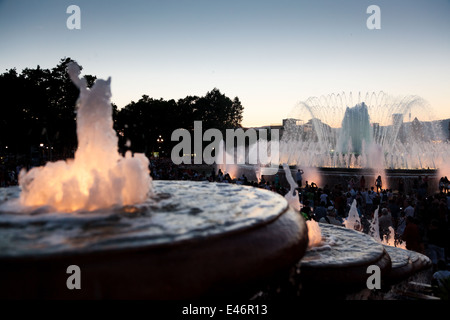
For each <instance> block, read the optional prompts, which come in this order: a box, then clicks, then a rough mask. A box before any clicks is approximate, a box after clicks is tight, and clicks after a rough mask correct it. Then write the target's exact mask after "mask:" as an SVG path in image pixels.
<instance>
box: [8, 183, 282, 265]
mask: <svg viewBox="0 0 450 320" xmlns="http://www.w3.org/2000/svg"><path fill="white" fill-rule="evenodd" d="M153 185H154V190H155V194H154V196H152V197H150V198H149V199H148V200H147V201H146V202H145V203H141V204H139V205H133V206H125V207H120V208H110V209H107V210H98V211H93V212H73V213H58V212H53V211H52V209H51V208H48V207H40V208H23V207H20V206H19V204H18V197H19V195H20V189H19V188H18V187H13V188H3V189H0V258H14V257H27V256H45V255H52V254H56V253H76V252H97V251H102V250H113V249H120V248H132V247H141V246H152V245H164V244H173V243H176V242H179V241H184V240H190V239H193V238H203V237H210V236H214V235H219V234H223V233H228V232H233V231H237V230H240V229H242V228H250V227H253V226H257V225H259V224H264V223H268V222H270V221H272V220H274V219H276V218H277V217H278V216H279V215H280V214H281V213H283V212H284V211H285V210H286V208H287V202H286V201H285V199H284V198H283V197H282V196H280V195H278V194H275V193H272V192H268V191H266V190H261V189H258V188H252V187H246V186H238V185H230V184H219V183H209V182H192V181H154V182H153Z"/></svg>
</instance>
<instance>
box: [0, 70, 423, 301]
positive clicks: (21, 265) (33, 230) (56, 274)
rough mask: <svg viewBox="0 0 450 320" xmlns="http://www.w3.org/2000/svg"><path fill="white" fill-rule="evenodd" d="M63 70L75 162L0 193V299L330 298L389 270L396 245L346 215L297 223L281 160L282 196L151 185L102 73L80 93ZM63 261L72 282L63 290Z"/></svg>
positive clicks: (33, 174)
mask: <svg viewBox="0 0 450 320" xmlns="http://www.w3.org/2000/svg"><path fill="white" fill-rule="evenodd" d="M68 72H69V74H70V76H71V79H72V81H73V82H74V83H75V84H76V85H77V86H78V87H79V89H80V98H79V100H78V102H77V104H78V107H77V111H78V112H77V136H78V139H79V144H78V149H77V151H76V153H75V158H74V159H73V160H67V161H58V162H54V163H47V164H46V165H45V166H44V167H40V168H34V169H32V170H30V171H29V172H25V171H23V172H21V174H20V186H19V187H11V188H6V189H5V188H3V189H0V297H2V298H9V299H11V298H13V299H14V298H15V299H22V298H40V299H56V298H57V299H78V298H83V299H105V298H108V299H158V300H159V299H188V298H189V299H190V298H211V297H243V298H249V297H252V295H253V294H254V293H255V292H257V291H258V290H264V288H266V287H267V286H270V285H273V284H274V283H275V286H277V283H280V282H281V283H286V282H289V281H291V280H294V283H295V282H296V281H300V282H301V286H302V287H303V288H304V289H305V293H306V295H307V294H309V293H311V292H318V294H320V293H323V287H324V286H326V287H327V289H328V288H331V289H330V290H327V295H330V294H336V296H337V297H338V296H340V295H339V294H338V292H339V290H341V291H342V289H343V288H345V289H348V288H353V287H357V288H359V287H360V286H361V284H365V283H366V280H367V267H368V266H373V265H374V266H378V267H379V268H380V270H381V274H382V277H384V276H386V275H388V274H389V272H390V270H391V269H392V261H391V258H390V256H389V254H388V252H390V251H391V252H394V251H393V250H395V249H391V248H386V247H385V246H384V245H383V244H381V243H379V242H377V241H376V240H375V239H374V238H373V237H371V236H369V235H366V234H363V233H361V232H359V231H356V230H355V229H357V223H356V222H357V219H356V216H355V214H354V213H352V215H351V216H350V220H348V221H347V222H348V224H347V225H348V226H349V227H350V226H351V227H352V228H351V229H348V228H344V227H337V226H332V225H326V224H318V223H316V222H314V221H308V222H305V220H304V218H303V217H302V216H301V215H300V214H299V213H298V210H299V209H300V208H301V204H300V203H299V198H298V195H297V194H296V192H295V188H296V184H295V182H294V180H293V178H292V176H291V174H289V171H290V169H291V168H290V167H289V166H288V165H287V164H285V165H284V171H285V177H286V178H287V179H288V181H289V184H290V186H291V190H290V192H289V194H288V196H287V197H283V196H281V195H278V194H276V193H273V192H269V191H266V190H262V189H258V188H251V187H248V186H242V185H232V184H226V183H223V184H220V183H209V182H190V181H152V180H151V179H150V176H149V171H148V159H147V158H146V157H145V156H144V155H142V154H134V155H132V154H131V153H127V154H126V155H125V156H124V157H123V156H122V155H120V154H119V153H118V151H117V136H116V134H115V132H114V130H113V129H112V128H113V127H112V117H111V105H110V101H109V98H110V88H109V86H110V79H108V80H107V81H103V80H97V82H96V83H95V84H94V86H93V88H92V89H88V88H87V87H86V82H85V81H84V79H80V78H79V73H80V70H79V67H78V66H77V65H76V64H72V65H69V68H68ZM365 109H366V106H365V105H364V104H361V105H360V106H358V108H357V109H355V111H354V112H352V111H350V112H349V113H348V118H349V119H348V124H345V125H344V127H346V128H348V129H345V130H344V132H345V136H347V137H349V139H350V138H351V139H352V144H348V148H349V149H348V150H353V149H350V146H352V145H353V146H359V147H358V148H360V149H358V150H359V151H361V152H362V153H364V150H365V147H366V145H365V144H366V143H370V139H369V138H368V137H369V136H366V137H367V140H366V139H362V140H361V141H360V142H361V143H359V142H357V137H360V136H363V137H364V136H365V134H361V132H365V133H366V131H364V130H363V129H364V128H360V129H361V130H363V131H361V130H360V129H358V130H356V131H355V130H352V129H351V126H352V125H354V122H352V120H351V119H352V117H354V116H353V114H360V113H362V112H365V111H364V110H365ZM358 110H363V111H358ZM346 121H347V120H346ZM345 123H347V122H345ZM352 123H353V124H352ZM342 141H343V140H342ZM341 145H344V144H341ZM352 148H353V147H352ZM355 150H356V149H355ZM359 151H358V152H359ZM352 152H353V151H352ZM346 156H348V158H347V160H346V161H347V162H346V163H348V161H349V159H350V158H351V156H350V153H347V155H346ZM262 171H263V170H261V172H262ZM355 227H356V228H355ZM393 255H395V252H394V253H393ZM408 259H409V260H408V261H411V263H412V264H413V265H414V261H422V262H423V261H424V259H423V258H422V257H421V256H417V255H414V254H413V253H408ZM416 264H417V262H416ZM399 265H401V267H403V265H402V264H401V262H399ZM73 266H77V267H79V269H80V272H81V274H80V277H81V289H79V290H71V289H69V287H68V286H67V284H68V281H69V279H68V277H69V275H68V273H70V271H69V270H72V269H71V268H72V267H73ZM408 270H409V269H408ZM294 271H297V273H295V272H294ZM408 272H409V271H408ZM394 278H395V277H394ZM333 288H334V289H333ZM343 291H347V290H343Z"/></svg>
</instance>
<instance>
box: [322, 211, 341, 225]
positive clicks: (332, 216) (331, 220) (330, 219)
mask: <svg viewBox="0 0 450 320" xmlns="http://www.w3.org/2000/svg"><path fill="white" fill-rule="evenodd" d="M319 222H322V223H328V224H334V225H336V226H342V222H341V221H339V220H338V219H336V209H335V208H334V207H333V206H329V207H328V209H327V215H326V216H325V217H323V218H321V219H320V220H319Z"/></svg>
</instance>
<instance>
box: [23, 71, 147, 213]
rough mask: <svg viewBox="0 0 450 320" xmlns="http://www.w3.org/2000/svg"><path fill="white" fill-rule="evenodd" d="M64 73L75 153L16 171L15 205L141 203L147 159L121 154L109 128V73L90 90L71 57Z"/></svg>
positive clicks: (71, 207)
mask: <svg viewBox="0 0 450 320" xmlns="http://www.w3.org/2000/svg"><path fill="white" fill-rule="evenodd" d="M67 72H68V73H69V76H70V78H71V80H72V81H73V83H74V84H75V85H76V86H77V87H78V88H79V89H80V96H79V98H78V101H77V137H78V149H77V150H76V152H75V158H74V159H73V160H67V161H57V162H49V163H47V164H46V165H45V166H43V167H37V168H33V169H31V170H30V171H28V172H25V171H22V172H21V173H20V175H19V184H20V186H21V188H22V192H21V194H20V204H21V205H22V206H27V207H37V206H49V207H51V208H52V210H56V211H59V212H72V211H77V210H88V211H91V210H96V209H100V208H108V207H111V206H124V205H131V204H136V203H140V202H143V201H144V200H145V199H147V198H148V196H149V195H151V193H152V186H151V177H150V175H149V169H148V165H149V160H148V159H147V158H146V157H145V155H143V154H135V155H134V156H132V154H131V152H130V151H128V152H127V153H126V155H125V157H123V156H122V155H121V154H120V153H119V152H118V147H117V143H118V137H117V135H116V132H115V130H114V128H113V119H112V108H111V102H110V97H111V91H110V83H111V78H109V79H108V80H106V81H105V80H97V81H96V82H95V84H94V86H93V87H92V89H89V88H87V84H86V80H85V79H84V78H82V79H80V78H79V74H80V67H79V66H78V65H77V64H76V63H74V62H72V63H70V64H69V65H68V68H67Z"/></svg>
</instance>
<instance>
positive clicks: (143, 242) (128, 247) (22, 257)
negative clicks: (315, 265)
mask: <svg viewBox="0 0 450 320" xmlns="http://www.w3.org/2000/svg"><path fill="white" fill-rule="evenodd" d="M153 182H154V183H155V182H156V185H158V184H175V183H177V182H180V181H178V180H177V181H170V180H169V181H164V180H158V181H153ZM174 182H175V183H174ZM182 182H183V183H188V184H191V183H192V184H198V185H200V184H204V185H209V184H211V182H206V181H184V180H183V181H182ZM216 185H222V184H219V183H216ZM224 187H225V184H224ZM226 187H228V188H230V187H231V188H236V190H238V189H242V190H245V189H252V190H253V191H256V192H262V193H267V194H270V195H271V196H272V197H278V198H279V199H280V200H281V201H283V202H284V204H285V205H284V207H283V209H282V210H280V211H279V212H278V213H276V214H273V215H270V216H269V217H265V218H264V219H261V220H256V221H253V222H252V223H251V224H250V225H248V224H241V225H239V226H237V227H233V228H232V229H228V230H225V231H223V232H216V233H207V234H203V235H196V236H195V237H194V238H186V239H184V238H181V239H177V237H176V236H175V237H173V238H171V237H169V238H167V240H164V241H162V242H154V241H153V242H152V239H151V238H139V239H137V241H136V242H133V243H130V242H126V243H125V245H119V246H112V247H111V246H108V245H107V246H101V247H94V248H81V249H77V248H70V249H68V250H62V251H56V252H55V251H50V252H38V253H22V254H18V255H2V254H1V253H0V262H2V261H3V262H19V261H29V260H52V259H64V258H67V257H80V256H93V255H99V254H100V255H109V254H120V253H122V252H131V251H133V252H140V251H148V250H165V249H167V248H174V247H182V246H186V245H189V244H195V243H199V242H202V241H204V240H205V239H211V240H212V239H219V238H223V237H228V236H232V235H238V234H242V233H244V232H246V231H253V230H256V229H259V228H263V227H264V226H268V225H270V224H271V223H273V222H274V221H276V220H278V219H279V218H280V217H281V216H282V215H284V214H285V213H287V212H288V211H289V210H290V206H289V204H288V202H287V201H286V200H285V198H284V197H282V196H281V195H279V194H277V193H273V192H270V191H267V190H263V189H260V188H253V187H251V186H244V185H240V186H235V185H234V184H226Z"/></svg>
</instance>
